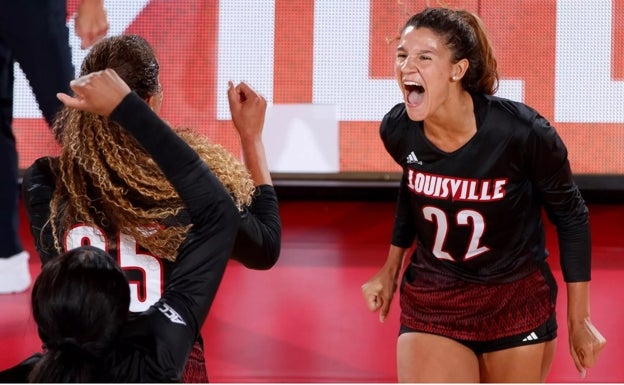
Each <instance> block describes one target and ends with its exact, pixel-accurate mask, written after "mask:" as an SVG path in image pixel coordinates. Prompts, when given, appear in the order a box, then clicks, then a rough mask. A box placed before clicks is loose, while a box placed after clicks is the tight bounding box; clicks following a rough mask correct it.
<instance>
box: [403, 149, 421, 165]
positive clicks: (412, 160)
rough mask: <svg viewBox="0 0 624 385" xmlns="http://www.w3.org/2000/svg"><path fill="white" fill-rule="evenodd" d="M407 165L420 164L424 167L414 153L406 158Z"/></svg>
mask: <svg viewBox="0 0 624 385" xmlns="http://www.w3.org/2000/svg"><path fill="white" fill-rule="evenodd" d="M406 161H407V164H414V163H417V164H420V165H422V161H420V160H418V157H417V156H416V154H414V151H412V152H410V154H409V155H408V156H407V158H406Z"/></svg>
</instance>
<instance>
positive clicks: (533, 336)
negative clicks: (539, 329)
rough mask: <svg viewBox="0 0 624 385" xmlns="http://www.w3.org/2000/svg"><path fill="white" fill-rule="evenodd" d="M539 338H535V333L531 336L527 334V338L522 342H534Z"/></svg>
mask: <svg viewBox="0 0 624 385" xmlns="http://www.w3.org/2000/svg"><path fill="white" fill-rule="evenodd" d="M538 338H539V337H538V336H537V334H535V332H531V334H529V335H528V336H526V337H525V338H524V339H523V340H522V342H526V341H535V340H536V339H538Z"/></svg>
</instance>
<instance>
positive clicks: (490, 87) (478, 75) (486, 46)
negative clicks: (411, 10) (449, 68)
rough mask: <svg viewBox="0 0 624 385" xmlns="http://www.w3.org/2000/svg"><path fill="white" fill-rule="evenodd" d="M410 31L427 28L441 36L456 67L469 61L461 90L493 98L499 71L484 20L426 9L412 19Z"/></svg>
mask: <svg viewBox="0 0 624 385" xmlns="http://www.w3.org/2000/svg"><path fill="white" fill-rule="evenodd" d="M407 27H414V28H427V29H430V30H432V31H433V32H435V33H436V34H438V35H440V36H442V37H443V38H444V39H445V42H446V45H447V47H448V48H449V49H450V50H451V52H452V54H453V58H452V60H453V61H454V62H455V63H456V62H458V61H460V60H462V59H467V60H468V63H469V65H468V70H467V71H466V74H465V75H464V77H463V78H462V86H463V87H464V89H466V90H467V91H469V92H475V93H484V94H488V95H493V94H494V93H495V92H496V90H497V88H498V71H497V69H496V65H497V64H496V58H495V57H494V53H493V50H492V45H491V44H490V40H489V38H488V36H487V33H486V31H485V27H484V25H483V22H482V21H481V19H480V18H479V17H478V16H477V15H475V14H473V13H471V12H468V11H465V10H457V11H455V10H452V9H449V8H425V9H424V10H423V11H422V12H420V13H417V14H416V15H414V16H412V17H411V18H410V19H409V20H408V21H407V23H405V26H404V27H403V30H405V28H407Z"/></svg>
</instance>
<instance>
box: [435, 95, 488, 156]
mask: <svg viewBox="0 0 624 385" xmlns="http://www.w3.org/2000/svg"><path fill="white" fill-rule="evenodd" d="M423 127H424V133H425V136H426V137H427V139H428V140H429V141H430V142H431V143H433V144H434V145H435V146H436V147H437V148H439V149H440V150H442V151H444V152H453V151H456V150H458V149H459V148H461V147H462V146H463V145H464V144H466V143H467V142H468V141H469V140H470V139H471V138H472V137H473V136H474V135H475V134H476V133H477V122H476V118H475V115H474V104H473V101H472V96H470V94H469V93H468V92H467V91H463V90H462V91H461V92H460V93H459V95H458V96H457V97H455V98H451V99H449V101H448V103H446V104H445V105H444V106H442V107H441V108H440V109H439V110H438V112H437V113H436V114H435V115H434V116H432V117H430V118H427V119H425V121H424V125H423Z"/></svg>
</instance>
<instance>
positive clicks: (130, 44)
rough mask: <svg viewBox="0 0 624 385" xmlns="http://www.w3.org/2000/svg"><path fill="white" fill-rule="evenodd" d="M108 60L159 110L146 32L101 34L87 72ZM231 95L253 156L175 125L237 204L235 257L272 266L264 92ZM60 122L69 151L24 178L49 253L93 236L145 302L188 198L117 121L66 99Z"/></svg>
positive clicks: (273, 215)
mask: <svg viewBox="0 0 624 385" xmlns="http://www.w3.org/2000/svg"><path fill="white" fill-rule="evenodd" d="M106 68H112V69H114V70H115V71H116V72H117V73H118V74H119V76H120V77H121V78H122V79H124V81H125V82H126V83H127V84H128V85H129V86H130V88H131V89H132V90H133V91H134V92H135V93H136V94H138V95H139V96H140V97H141V98H142V99H143V100H144V101H145V102H146V103H147V104H148V105H149V106H150V107H151V108H152V109H153V110H154V111H155V112H158V111H159V109H160V106H161V103H162V97H163V91H162V88H161V85H160V82H159V65H158V61H157V59H156V55H155V53H154V50H153V49H152V47H151V46H150V45H149V43H148V42H147V41H146V40H145V39H143V38H141V37H140V36H137V35H121V36H113V37H107V38H105V39H103V40H101V41H100V42H98V43H97V44H95V45H94V46H93V47H92V48H91V50H90V51H89V53H88V54H87V56H86V57H85V59H84V61H83V64H82V68H81V74H82V75H87V74H89V73H92V72H97V71H101V70H104V69H106ZM228 99H229V102H230V108H231V111H232V119H233V122H234V126H235V128H236V129H237V132H238V134H239V136H240V138H241V143H242V147H243V153H244V155H245V162H246V165H244V164H242V163H241V162H240V161H239V160H238V159H236V158H235V157H234V156H233V155H232V154H231V153H229V152H227V151H226V150H225V149H224V148H223V147H221V146H219V145H216V144H213V143H210V142H209V141H208V140H207V139H206V138H204V137H203V136H200V135H198V134H195V133H194V132H193V131H191V130H188V129H184V130H176V132H177V133H178V134H179V135H180V136H181V137H183V138H184V140H185V141H186V142H187V143H189V144H190V145H191V147H193V149H194V150H195V151H197V152H198V153H199V154H200V156H201V158H202V159H203V160H204V161H205V162H206V163H207V164H208V166H209V167H210V168H211V170H212V171H213V172H214V173H215V175H217V177H218V178H219V179H220V180H221V182H222V183H223V184H224V186H225V187H226V188H227V189H228V191H230V194H231V196H232V199H233V200H234V202H235V204H236V206H237V207H238V208H239V212H240V217H241V220H240V225H239V231H238V233H237V236H236V242H235V246H234V249H233V251H232V258H234V259H236V260H238V261H240V262H242V263H243V264H244V265H245V266H247V267H250V268H254V269H268V268H270V267H272V266H273V265H274V264H275V263H276V261H277V259H278V256H279V251H280V242H281V222H280V217H279V208H278V201H277V197H276V194H275V190H274V188H273V186H272V181H271V177H270V174H269V171H268V166H267V163H266V158H265V154H264V148H263V145H262V138H261V137H262V129H263V124H264V116H265V111H266V101H265V100H264V98H263V97H262V96H261V95H259V94H257V93H256V92H255V91H254V90H253V89H251V88H250V87H249V86H248V85H246V84H244V83H241V84H238V85H236V86H235V85H234V84H230V87H229V89H228ZM54 132H55V134H56V135H57V136H58V139H59V142H60V143H61V144H62V150H61V155H60V156H59V157H45V158H41V159H38V160H37V161H35V163H34V164H33V165H32V166H31V167H30V168H29V169H27V170H26V172H25V175H24V179H23V185H22V190H23V195H24V202H25V207H26V211H27V214H28V218H29V221H30V225H31V232H32V234H33V237H34V239H35V246H36V248H37V251H38V252H39V254H40V256H41V260H42V262H43V263H44V264H45V263H47V262H48V261H49V260H51V259H52V258H53V257H54V256H56V255H58V254H60V253H62V252H64V251H67V250H69V249H71V248H73V247H76V246H78V245H80V244H82V243H84V242H85V241H84V240H85V239H89V244H91V245H93V246H97V247H100V248H102V249H105V250H107V251H108V252H109V254H111V255H112V256H113V257H115V258H116V259H117V261H118V262H119V264H120V265H121V267H122V268H123V269H124V271H125V272H126V274H127V275H128V278H129V280H130V284H131V289H132V290H131V302H130V310H131V311H133V312H140V311H143V310H146V309H147V308H148V307H149V306H151V305H152V304H153V303H155V302H156V301H157V300H158V299H159V298H160V296H161V295H162V288H163V287H164V285H165V284H166V282H167V281H168V279H169V276H170V269H171V266H172V264H173V261H174V260H175V257H176V255H177V250H178V248H179V246H180V244H181V242H182V240H183V239H184V238H185V236H186V233H187V231H188V226H189V223H188V215H187V213H186V212H185V210H184V205H183V204H182V201H181V200H180V198H179V196H178V194H177V193H176V192H175V190H174V189H173V187H172V186H171V184H170V183H169V182H168V181H167V180H166V179H165V178H164V176H163V175H162V172H161V171H160V169H159V167H158V166H157V165H156V164H154V162H153V161H151V159H150V157H149V155H148V154H147V153H145V151H144V150H143V149H142V147H141V145H140V144H139V143H138V142H137V141H136V140H134V139H133V138H132V137H131V136H130V135H128V134H127V133H126V132H125V131H124V130H123V129H122V128H121V127H119V125H118V124H116V123H115V122H111V121H109V120H107V119H106V118H104V117H101V116H98V115H96V114H93V113H90V112H84V111H79V110H75V109H71V108H64V109H63V110H62V112H61V114H60V115H59V117H58V119H57V121H56V123H55V126H54ZM198 338H199V341H198V344H196V345H195V347H194V350H193V352H192V354H191V357H190V358H189V362H188V366H187V370H186V371H185V373H184V378H183V379H184V381H185V382H207V381H208V377H207V374H206V367H205V359H204V353H203V346H202V344H201V335H199V336H198Z"/></svg>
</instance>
